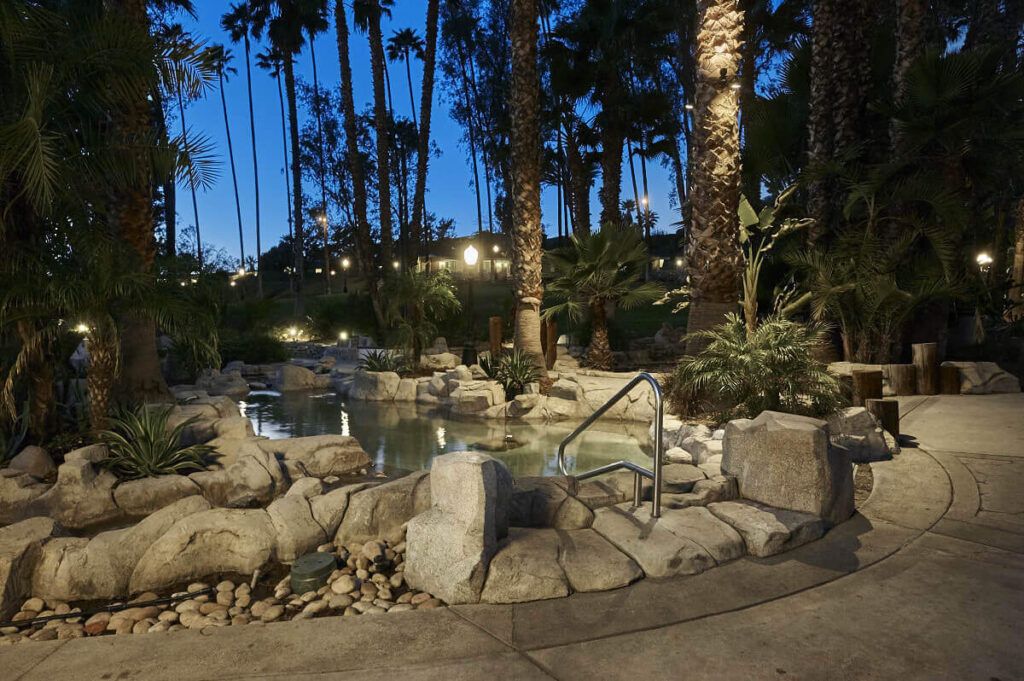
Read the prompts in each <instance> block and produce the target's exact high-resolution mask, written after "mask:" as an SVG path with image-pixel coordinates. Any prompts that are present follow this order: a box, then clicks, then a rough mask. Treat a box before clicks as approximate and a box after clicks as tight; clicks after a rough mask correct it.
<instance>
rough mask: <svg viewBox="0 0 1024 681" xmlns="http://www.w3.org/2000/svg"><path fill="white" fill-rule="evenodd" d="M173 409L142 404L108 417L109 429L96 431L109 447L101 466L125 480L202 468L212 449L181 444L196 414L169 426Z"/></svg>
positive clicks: (181, 472) (205, 446)
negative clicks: (108, 452) (184, 433)
mask: <svg viewBox="0 0 1024 681" xmlns="http://www.w3.org/2000/svg"><path fill="white" fill-rule="evenodd" d="M172 409H173V407H166V408H160V407H148V406H145V405H144V406H141V407H138V408H136V409H134V410H131V411H127V410H126V411H121V412H119V413H118V414H116V415H115V416H112V417H110V419H109V422H110V429H109V430H104V431H101V432H100V433H99V440H100V442H102V443H103V444H105V445H107V448H108V449H109V450H110V456H109V457H108V458H107V459H104V460H103V461H102V462H101V463H102V465H103V466H105V467H106V468H107V469H109V470H111V471H113V472H114V473H115V474H116V475H117V476H118V477H119V478H122V479H125V480H133V479H136V478H148V477H153V476H156V475H170V474H175V473H177V474H184V473H187V472H189V471H198V470H203V469H205V468H206V458H207V457H208V456H209V455H210V454H211V453H213V451H214V448H213V447H211V446H209V445H191V446H189V447H182V446H181V435H182V433H183V432H184V430H185V428H187V427H188V426H190V425H191V424H192V423H193V422H194V421H195V417H193V418H191V419H188V420H186V421H183V422H181V423H179V424H178V425H176V426H174V427H173V428H169V427H168V425H167V421H168V419H169V418H170V415H171V411H172Z"/></svg>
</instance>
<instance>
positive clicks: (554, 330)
mask: <svg viewBox="0 0 1024 681" xmlns="http://www.w3.org/2000/svg"><path fill="white" fill-rule="evenodd" d="M544 326H545V327H547V335H548V346H547V348H546V349H545V351H544V364H545V365H547V368H548V369H550V368H551V367H553V366H555V360H557V359H558V322H556V321H555V320H554V318H551V317H549V318H548V319H547V320H546V321H545V323H544Z"/></svg>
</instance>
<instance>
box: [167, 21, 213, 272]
mask: <svg viewBox="0 0 1024 681" xmlns="http://www.w3.org/2000/svg"><path fill="white" fill-rule="evenodd" d="M163 39H164V40H165V41H166V42H168V43H169V44H171V45H172V47H173V48H175V49H177V47H178V45H179V43H183V42H184V41H185V40H186V39H187V38H186V36H185V31H184V29H183V28H182V27H181V25H180V24H175V25H173V26H169V27H167V29H166V34H165V35H164V37H163ZM175 94H176V96H177V99H178V117H179V118H180V119H181V143H182V146H183V147H184V150H185V154H186V155H191V153H192V150H191V149H190V148H189V144H188V125H187V123H186V122H185V97H184V95H183V94H182V82H181V80H180V79H179V80H176V81H175ZM187 178H188V188H189V192H190V193H191V195H192V218H193V220H194V221H195V228H196V259H197V260H198V262H199V269H200V271H202V269H203V239H202V233H201V232H200V230H199V201H198V199H197V198H196V178H195V176H194V173H193V171H192V167H191V166H189V169H188V174H187Z"/></svg>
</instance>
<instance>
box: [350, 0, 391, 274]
mask: <svg viewBox="0 0 1024 681" xmlns="http://www.w3.org/2000/svg"><path fill="white" fill-rule="evenodd" d="M391 4H392V2H391V0H356V2H355V4H354V12H355V19H354V20H355V25H356V26H357V27H358V28H359V30H361V31H363V32H365V33H366V34H367V35H368V36H369V41H370V66H371V70H372V71H373V124H374V128H375V131H376V135H377V199H378V203H379V207H378V220H379V221H380V247H381V257H382V258H383V259H384V262H385V263H387V262H390V261H391V240H392V228H391V152H390V148H389V147H390V144H389V142H390V139H389V138H390V136H391V131H390V124H389V121H388V107H387V98H386V97H385V95H384V37H383V34H382V33H381V28H380V21H381V17H382V15H385V14H386V15H387V16H390V15H391V10H390V7H391Z"/></svg>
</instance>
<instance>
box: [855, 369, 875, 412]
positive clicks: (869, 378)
mask: <svg viewBox="0 0 1024 681" xmlns="http://www.w3.org/2000/svg"><path fill="white" fill-rule="evenodd" d="M870 399H879V400H880V399H882V372H881V371H878V370H877V369H876V370H873V371H871V370H861V369H857V370H855V371H854V372H853V406H855V407H863V406H864V402H865V400H870Z"/></svg>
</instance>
